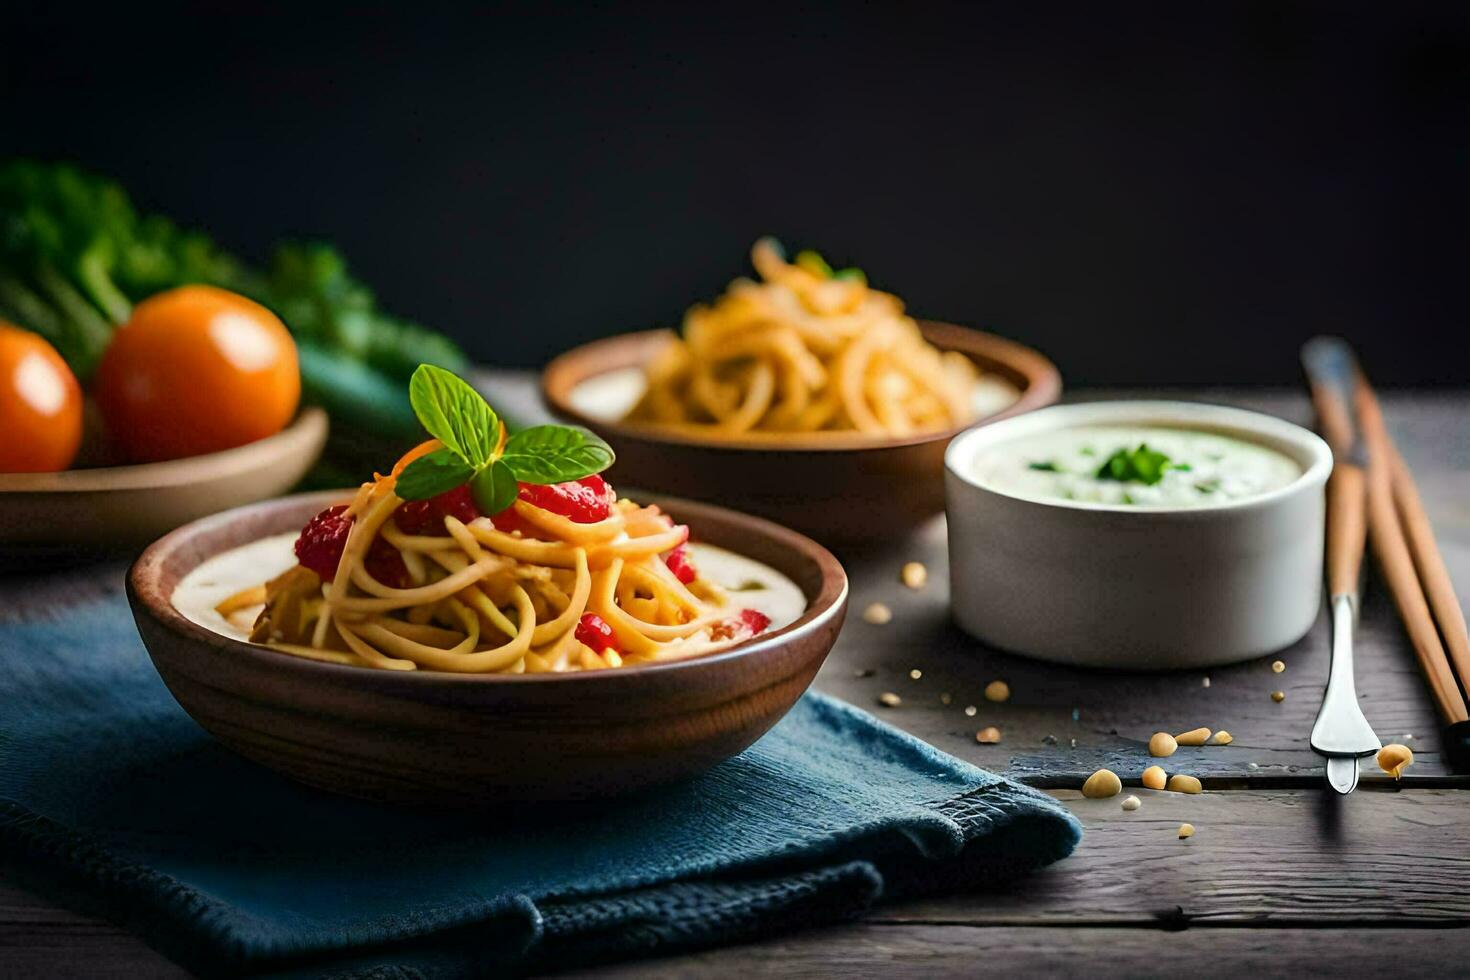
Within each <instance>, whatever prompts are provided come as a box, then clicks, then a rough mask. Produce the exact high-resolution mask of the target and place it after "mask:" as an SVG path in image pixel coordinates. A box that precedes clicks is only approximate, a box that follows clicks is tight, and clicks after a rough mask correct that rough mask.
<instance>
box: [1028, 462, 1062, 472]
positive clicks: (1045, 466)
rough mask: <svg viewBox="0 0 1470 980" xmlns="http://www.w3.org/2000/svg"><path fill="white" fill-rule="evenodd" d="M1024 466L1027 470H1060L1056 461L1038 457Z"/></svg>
mask: <svg viewBox="0 0 1470 980" xmlns="http://www.w3.org/2000/svg"><path fill="white" fill-rule="evenodd" d="M1026 468H1027V469H1028V470H1036V471H1038V472H1040V473H1060V472H1062V468H1061V467H1060V466H1058V465H1057V462H1056V460H1054V459H1039V460H1037V461H1036V462H1034V463H1027V464H1026Z"/></svg>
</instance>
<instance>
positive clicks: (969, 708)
mask: <svg viewBox="0 0 1470 980" xmlns="http://www.w3.org/2000/svg"><path fill="white" fill-rule="evenodd" d="M979 710H980V709H979V708H977V707H975V706H974V705H973V704H967V705H965V717H966V718H973V717H975V712H977V711H979Z"/></svg>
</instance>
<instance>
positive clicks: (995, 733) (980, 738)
mask: <svg viewBox="0 0 1470 980" xmlns="http://www.w3.org/2000/svg"><path fill="white" fill-rule="evenodd" d="M975 741H977V742H979V743H980V744H981V745H994V744H995V743H996V742H999V741H1000V729H999V728H996V727H995V726H994V725H991V726H990V727H989V728H982V729H980V730H979V731H978V732H976V733H975Z"/></svg>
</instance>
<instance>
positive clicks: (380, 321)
mask: <svg viewBox="0 0 1470 980" xmlns="http://www.w3.org/2000/svg"><path fill="white" fill-rule="evenodd" d="M189 283H205V284H208V285H213V286H219V287H221V288H224V289H229V290H232V291H234V292H237V293H240V294H242V295H245V296H248V297H250V298H251V299H254V300H255V301H256V302H259V303H261V304H262V305H264V306H266V307H268V308H269V309H271V310H273V311H274V312H275V313H276V314H277V315H278V316H280V317H281V319H282V320H283V321H284V322H285V324H286V326H287V327H288V328H290V330H291V332H292V334H293V335H294V336H295V337H296V340H297V344H298V348H299V349H300V352H301V380H302V389H303V394H304V396H305V397H306V399H308V400H309V401H312V402H315V403H317V404H321V405H323V406H325V407H326V408H327V410H328V411H329V412H330V413H331V414H332V416H333V420H332V446H331V448H333V449H336V450H337V451H338V452H339V453H343V452H345V453H348V454H351V455H353V456H354V457H356V458H358V459H362V458H366V459H370V460H372V459H381V458H382V455H384V453H385V451H386V450H385V449H384V443H392V444H395V445H397V444H401V443H404V442H406V441H407V440H409V439H412V438H414V437H415V436H416V435H417V434H418V422H417V421H416V419H415V418H414V414H413V412H412V411H411V409H410V406H409V404H408V400H407V398H405V397H404V390H403V385H402V382H403V381H404V380H406V379H407V378H408V377H409V376H410V375H412V374H413V371H414V369H415V368H416V367H417V366H418V365H419V364H421V363H425V362H427V363H431V364H437V365H439V366H441V367H445V368H448V369H449V370H452V371H462V370H463V369H464V366H465V364H466V361H465V357H464V354H463V353H461V352H460V350H459V348H458V347H456V346H455V345H454V344H453V343H452V342H451V341H449V340H448V339H447V338H445V337H443V336H442V335H440V334H437V333H434V332H432V331H429V330H425V329H424V328H422V327H419V326H416V325H414V324H412V323H409V322H407V321H404V320H400V319H398V318H396V317H393V316H391V315H389V314H387V313H385V312H383V311H382V310H380V309H378V308H377V304H376V302H375V300H374V298H373V294H372V292H371V290H369V289H368V288H367V287H366V286H365V285H363V284H362V283H361V282H358V281H357V280H355V279H353V278H352V277H351V276H350V275H349V274H348V271H347V264H346V262H345V260H344V259H343V258H342V256H341V255H340V254H339V253H338V252H336V251H335V250H334V249H332V248H331V247H330V246H328V245H323V244H292V243H287V244H283V245H281V246H279V247H278V248H277V250H276V252H275V255H274V257H273V258H272V260H271V261H270V263H269V265H268V266H267V267H266V268H264V269H260V268H256V267H254V266H252V265H250V264H249V263H246V262H244V261H242V260H240V259H238V258H236V257H235V256H233V255H230V254H229V253H227V252H225V251H223V250H221V249H220V248H219V247H218V246H217V245H216V244H215V243H214V242H213V241H211V240H210V238H209V237H208V236H207V235H204V234H202V233H200V232H197V231H190V230H185V229H181V228H179V227H178V226H177V225H175V224H174V223H173V222H172V221H170V220H169V219H168V218H166V217H163V216H161V215H157V214H140V213H139V212H138V211H137V210H136V209H135V208H134V206H133V204H132V202H131V201H130V200H129V199H128V195H127V193H126V191H124V190H123V188H122V187H120V186H119V185H118V184H116V183H114V182H112V181H109V180H106V179H104V178H101V177H98V176H96V175H94V174H90V173H87V172H86V171H84V170H81V169H79V168H77V167H74V166H71V165H69V164H50V163H40V162H37V161H33V160H20V159H17V160H9V161H4V162H0V318H3V319H5V320H9V321H12V322H14V323H16V324H17V325H19V326H22V327H25V328H26V329H29V330H33V331H35V332H36V333H38V334H40V335H41V336H43V337H45V338H46V339H47V340H48V341H50V342H51V343H52V344H53V345H54V346H55V347H56V349H57V350H58V351H59V352H60V353H61V356H62V357H63V358H65V359H66V361H67V363H68V364H69V365H70V366H71V368H72V370H73V371H75V372H76V374H77V376H78V377H79V378H81V379H83V380H84V381H85V380H86V379H87V378H88V377H90V375H91V373H92V371H93V369H94V368H95V366H96V364H97V361H98V360H99V359H100V358H101V356H102V352H103V351H104V350H105V349H106V347H107V344H108V342H109V341H110V340H111V339H112V331H113V330H114V329H115V328H116V327H117V326H118V325H120V324H122V323H124V322H126V321H127V319H128V318H129V317H130V316H131V315H132V307H133V304H135V303H137V302H139V301H140V300H143V299H146V298H147V297H149V296H151V295H153V294H154V293H158V292H161V291H163V290H166V289H172V288H174V287H177V286H181V285H186V284H189ZM369 465H370V464H369Z"/></svg>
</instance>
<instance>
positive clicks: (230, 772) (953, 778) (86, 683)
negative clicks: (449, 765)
mask: <svg viewBox="0 0 1470 980" xmlns="http://www.w3.org/2000/svg"><path fill="white" fill-rule="evenodd" d="M12 614H13V613H12ZM1080 834H1081V828H1080V827H1079V825H1078V824H1077V822H1076V821H1075V820H1074V819H1073V818H1072V817H1071V816H1070V815H1069V814H1068V813H1067V812H1066V811H1065V810H1064V809H1063V808H1062V807H1060V806H1059V805H1058V804H1057V803H1056V802H1055V801H1053V800H1052V799H1050V798H1049V797H1047V796H1044V795H1042V794H1040V793H1037V792H1035V791H1033V790H1031V789H1029V788H1027V787H1024V786H1021V785H1019V784H1017V783H1014V782H1011V781H1009V780H1005V779H1001V778H999V777H997V776H994V775H992V774H990V773H987V772H984V771H983V770H980V769H976V768H975V767H973V766H970V765H967V764H966V763H964V762H961V761H959V760H958V759H954V758H951V757H950V756H947V755H945V754H943V753H941V752H938V751H936V750H935V749H933V748H931V747H929V746H928V745H925V744H924V743H922V742H920V741H918V740H916V739H914V738H911V737H909V736H908V735H905V734H903V733H901V732H899V731H897V730H895V729H893V728H890V727H888V726H887V725H884V724H881V723H879V722H878V721H876V720H875V719H873V718H872V717H871V716H869V715H868V714H866V713H864V712H862V711H859V710H857V709H855V708H852V707H850V706H848V705H845V704H843V703H841V702H839V701H835V700H833V699H831V698H827V697H824V696H822V695H818V694H808V695H806V696H805V697H804V698H803V699H802V700H801V702H800V703H799V704H798V705H797V706H796V708H795V709H794V710H793V711H792V712H791V713H790V715H788V716H787V717H786V719H785V720H783V721H782V722H781V723H780V724H779V725H778V726H776V728H775V729H774V730H772V731H771V732H770V733H769V734H768V735H767V736H766V737H765V738H763V739H761V740H760V741H759V742H758V743H757V744H756V745H755V746H753V747H752V748H750V749H749V750H747V751H746V752H745V753H743V754H742V755H740V756H739V757H738V758H735V759H732V760H730V761H729V762H726V763H724V764H722V765H720V766H718V767H716V768H715V769H714V770H712V771H710V772H709V773H708V774H706V775H704V776H702V777H700V778H698V779H695V780H693V781H691V782H688V783H684V784H681V785H678V786H674V787H671V788H666V789H661V790H657V791H653V792H649V793H645V794H642V795H639V796H636V797H632V798H628V799H622V800H617V801H612V802H605V803H599V804H580V805H576V806H564V805H550V806H546V805H543V806H539V807H534V808H526V809H522V810H519V811H515V812H506V813H497V814H494V815H487V814H483V813H468V812H466V813H444V812H439V813H429V812H422V811H416V810H411V809H404V808H398V807H388V806H380V805H376V804H369V803H363V802H357V801H353V800H348V799H343V798H339V797H335V796H331V795H329V794H325V793H322V792H319V791H316V790H313V789H310V788H307V787H304V786H299V785H296V784H295V783H292V782H290V781H289V780H287V779H285V778H284V777H281V776H277V775H276V774H274V773H272V772H271V771H269V770H267V769H264V768H261V767H259V766H257V765H255V764H253V763H250V762H247V761H245V760H244V759H241V758H238V757H237V756H235V755H233V754H232V753H231V752H229V751H228V750H226V749H225V748H224V747H222V746H221V745H219V744H218V743H216V742H215V741H214V740H213V739H211V738H210V737H209V736H208V735H207V734H206V733H205V732H204V731H203V730H201V729H200V728H199V727H198V726H196V725H195V724H194V722H193V721H192V720H190V718H189V717H188V716H187V715H185V714H184V712H183V710H182V709H180V708H179V707H178V705H177V704H175V702H174V700H173V698H172V696H170V695H169V693H168V691H167V689H166V688H165V687H164V686H163V683H162V682H161V681H160V680H159V679H158V676H157V674H155V673H154V671H153V668H152V665H151V664H150V663H149V662H148V657H147V654H146V652H145V651H144V650H143V647H142V644H141V642H140V640H139V639H138V635H137V633H136V631H135V630H134V627H133V622H132V617H131V615H130V614H129V612H128V610H127V607H126V605H125V603H124V601H123V599H122V597H121V595H120V594H119V593H118V592H116V591H113V592H111V593H108V594H104V595H101V596H97V595H93V596H91V597H89V598H80V599H78V600H77V601H75V602H74V603H73V604H72V605H70V606H69V607H67V608H64V609H62V610H60V611H59V612H52V613H50V614H48V615H47V616H46V617H45V618H31V619H29V620H22V621H19V622H10V623H8V624H5V625H0V860H3V861H4V863H5V864H6V866H7V867H8V868H9V869H10V870H11V872H12V873H13V874H15V875H16V876H17V880H19V881H21V882H22V883H24V884H26V885H27V886H29V887H31V888H34V889H36V890H39V891H42V892H45V893H46V894H49V895H51V896H53V897H56V898H58V899H59V900H61V901H63V902H66V903H68V904H71V905H73V906H77V907H80V908H82V909H84V910H87V911H91V912H94V913H98V914H101V915H104V916H106V917H108V918H111V919H113V920H115V921H117V922H120V923H122V924H124V925H126V926H127V927H129V928H131V929H133V930H135V931H136V932H138V933H139V934H141V935H142V936H143V937H144V938H145V939H146V940H147V941H148V942H149V943H151V944H152V945H154V946H155V947H157V948H158V949H160V950H162V951H163V952H164V953H166V954H168V955H169V956H171V957H173V958H174V959H176V960H178V961H179V962H181V963H183V964H185V965H186V966H189V967H191V968H193V969H195V970H197V971H199V972H201V973H204V974H207V975H219V974H222V973H271V974H280V975H289V976H322V975H329V976H339V975H363V976H374V977H420V976H425V977H429V976H460V975H466V974H479V973H485V972H505V971H524V970H540V969H555V968H561V967H566V966H570V965H574V964H584V963H590V962H599V961H607V960H611V959H617V958H623V957H629V956H635V955H644V954H649V953H655V952H667V951H672V950H676V949H688V948H696V947H701V946H708V945H713V944H718V943H726V942H732V941H736V940H741V939H747V938H750V937H754V936H759V935H762V934H768V933H772V932H776V931H779V930H786V929H791V928H795V927H799V926H804V925H810V924H815V923H825V922H831V921H835V920H838V919H842V918H845V917H849V916H852V915H855V914H857V913H859V912H861V911H862V910H864V909H866V908H868V907H870V906H871V905H872V904H873V903H874V902H877V901H879V900H886V899H893V898H898V897H902V896H908V895H914V894H918V893H922V892H936V891H942V890H959V889H977V888H983V887H986V886H989V885H993V884H995V883H998V882H1000V881H1002V880H1004V879H1007V878H1010V877H1012V876H1014V875H1017V874H1019V873H1023V872H1026V871H1028V870H1031V869H1033V868H1036V867H1038V866H1040V865H1043V864H1046V863H1048V862H1051V861H1055V860H1057V859H1058V858H1061V857H1064V856H1066V855H1067V854H1068V853H1070V852H1071V850H1072V849H1073V847H1074V846H1076V843H1077V841H1078V839H1079V837H1080Z"/></svg>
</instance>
